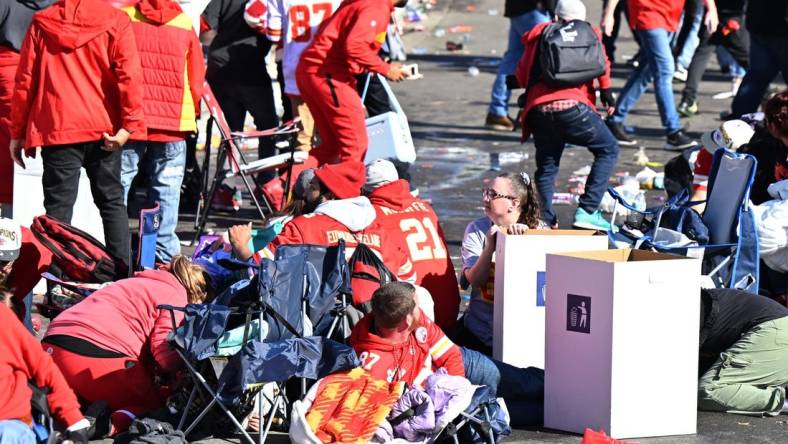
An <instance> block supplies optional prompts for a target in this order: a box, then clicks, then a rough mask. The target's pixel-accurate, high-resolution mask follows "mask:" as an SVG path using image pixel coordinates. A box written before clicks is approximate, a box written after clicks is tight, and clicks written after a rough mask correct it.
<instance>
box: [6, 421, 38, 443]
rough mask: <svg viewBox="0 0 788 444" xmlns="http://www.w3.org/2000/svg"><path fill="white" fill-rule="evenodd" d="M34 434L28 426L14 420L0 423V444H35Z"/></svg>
mask: <svg viewBox="0 0 788 444" xmlns="http://www.w3.org/2000/svg"><path fill="white" fill-rule="evenodd" d="M35 442H36V434H35V433H34V432H33V429H31V428H30V426H29V425H27V424H25V423H24V422H22V421H17V420H16V419H10V420H5V421H0V444H35Z"/></svg>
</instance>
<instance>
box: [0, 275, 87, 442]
mask: <svg viewBox="0 0 788 444" xmlns="http://www.w3.org/2000/svg"><path fill="white" fill-rule="evenodd" d="M0 299H2V302H1V303H0V325H2V326H3V334H2V335H0V387H2V388H3V390H2V391H0V442H2V443H12V444H14V443H34V442H36V435H35V433H34V432H33V429H32V428H31V425H32V421H33V419H32V416H31V412H30V402H31V397H32V391H31V389H30V387H28V383H29V382H31V381H32V382H33V383H34V384H35V385H36V386H37V387H39V388H42V389H44V390H46V392H47V402H48V404H49V409H50V412H51V414H52V416H53V417H54V419H55V420H56V421H57V422H58V423H59V424H60V425H61V426H63V427H64V428H65V430H66V433H65V438H66V439H69V440H71V441H74V442H77V443H87V442H88V429H89V427H90V423H89V422H88V421H87V420H86V419H85V418H84V417H83V416H82V413H81V412H80V411H79V402H77V397H76V396H74V392H73V391H71V388H69V386H68V384H67V383H66V380H65V379H63V375H62V374H61V373H60V370H58V367H57V366H56V365H55V364H54V363H53V362H52V358H50V357H49V355H47V354H46V353H44V351H43V350H41V345H40V344H39V343H38V341H37V340H36V338H35V336H33V335H31V334H30V333H28V331H27V330H26V329H25V327H24V326H23V325H22V324H21V323H20V322H19V320H18V319H17V318H16V315H15V314H14V313H13V311H11V309H10V308H9V305H10V304H11V293H10V292H6V291H3V290H0Z"/></svg>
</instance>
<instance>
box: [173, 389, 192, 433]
mask: <svg viewBox="0 0 788 444" xmlns="http://www.w3.org/2000/svg"><path fill="white" fill-rule="evenodd" d="M196 395H197V383H196V382H195V383H194V387H193V388H192V392H191V393H189V400H188V401H186V407H185V408H184V409H183V414H182V415H181V419H180V421H178V428H177V429H176V430H183V426H184V425H185V424H186V417H187V416H188V415H189V410H190V407H191V405H192V402H194V397H195V396H196Z"/></svg>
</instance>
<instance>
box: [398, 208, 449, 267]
mask: <svg viewBox="0 0 788 444" xmlns="http://www.w3.org/2000/svg"><path fill="white" fill-rule="evenodd" d="M399 228H400V230H402V232H403V233H405V234H406V237H405V240H406V241H407V242H408V250H409V252H410V259H411V260H412V261H413V262H418V261H428V260H432V259H445V258H446V248H444V247H443V242H442V240H441V237H440V235H438V230H437V229H435V224H433V223H432V221H431V220H430V218H429V217H425V218H424V219H421V220H419V219H415V218H411V219H402V220H401V221H400V222H399Z"/></svg>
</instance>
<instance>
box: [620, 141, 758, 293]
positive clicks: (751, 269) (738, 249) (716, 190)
mask: <svg viewBox="0 0 788 444" xmlns="http://www.w3.org/2000/svg"><path fill="white" fill-rule="evenodd" d="M756 166H757V161H756V159H755V158H754V157H753V156H751V155H749V154H741V153H736V152H733V151H728V150H723V149H719V150H717V151H716V152H715V153H714V158H713V163H712V169H711V174H710V176H709V185H708V193H707V196H708V197H707V199H706V208H705V210H704V212H703V216H702V217H701V218H700V221H701V222H702V226H703V228H704V229H706V230H707V236H708V243H707V244H705V245H695V246H690V247H689V248H687V246H686V245H685V246H675V245H668V246H666V245H665V244H664V243H661V242H660V239H659V238H658V237H656V236H655V234H658V232H657V231H655V232H649V233H645V234H642V235H641V236H632V235H631V234H630V235H627V234H626V233H625V230H618V232H616V233H610V236H611V243H612V244H613V246H614V247H615V248H622V247H623V248H629V247H634V248H649V249H655V250H658V251H662V252H667V253H674V254H682V255H690V254H689V253H693V252H694V253H695V254H697V255H702V257H703V274H704V276H707V277H708V279H710V280H711V282H712V283H713V284H714V286H715V287H718V288H737V289H740V290H746V291H749V292H753V293H757V292H758V286H759V265H760V260H759V252H758V232H757V229H756V227H755V219H754V217H753V214H752V211H751V209H750V207H749V205H750V203H749V200H750V189H751V188H752V183H753V180H754V177H755V169H756ZM608 192H609V193H610V194H611V196H613V197H614V199H615V200H616V206H618V205H619V204H620V205H623V206H624V207H626V208H627V209H629V210H630V211H634V212H638V213H641V214H642V215H643V216H644V218H647V219H648V218H654V219H656V224H655V225H654V227H655V230H659V228H660V226H661V219H662V217H663V213H664V211H665V210H666V209H667V208H673V207H675V206H676V205H677V204H678V206H679V208H678V210H680V211H681V210H690V209H691V207H692V206H693V205H695V204H697V203H699V202H685V203H683V204H682V203H679V200H680V199H682V198H684V197H686V196H685V195H684V194H683V193H682V194H680V195H677V196H674V198H673V199H671V200H669V201H668V202H666V204H665V205H663V206H661V207H658V208H652V209H647V210H646V211H638V210H637V209H636V208H635V207H633V206H632V205H630V204H629V203H627V202H626V201H625V200H624V199H623V198H622V197H621V196H619V195H618V194H617V193H616V192H615V191H614V190H612V189H608ZM688 214H691V213H688ZM615 215H616V210H615V209H614V212H613V217H612V218H611V223H612V222H613V221H614V220H615ZM687 220H692V219H691V218H690V219H688V218H687V217H684V218H679V219H678V221H679V223H683V222H686V221H687ZM685 227H686V225H682V226H678V227H671V229H672V231H675V230H676V229H678V230H682V229H684V231H688V230H686V229H685Z"/></svg>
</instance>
